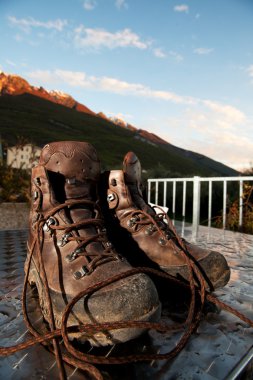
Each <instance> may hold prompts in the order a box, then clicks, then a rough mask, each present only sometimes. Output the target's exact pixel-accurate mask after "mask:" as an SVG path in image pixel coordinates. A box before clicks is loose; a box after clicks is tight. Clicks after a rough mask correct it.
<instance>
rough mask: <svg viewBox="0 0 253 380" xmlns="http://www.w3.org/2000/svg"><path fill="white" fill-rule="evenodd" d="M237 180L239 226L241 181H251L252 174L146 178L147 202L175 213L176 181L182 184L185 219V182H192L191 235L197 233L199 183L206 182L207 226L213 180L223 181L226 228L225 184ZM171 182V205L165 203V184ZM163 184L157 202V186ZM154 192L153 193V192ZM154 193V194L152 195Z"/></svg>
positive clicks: (209, 222)
mask: <svg viewBox="0 0 253 380" xmlns="http://www.w3.org/2000/svg"><path fill="white" fill-rule="evenodd" d="M230 181H231V182H235V181H237V182H238V185H239V227H241V226H242V225H243V207H242V206H243V183H244V182H246V181H247V182H253V176H244V177H192V178H155V179H148V202H149V203H151V202H152V203H155V204H160V205H161V206H163V207H168V208H169V209H170V210H171V212H172V214H173V216H175V213H176V186H177V183H182V184H183V193H182V218H183V221H184V219H185V216H186V215H185V211H186V200H187V183H188V182H191V183H192V184H193V193H192V194H193V197H192V231H193V235H195V236H196V235H197V232H198V226H199V219H200V196H201V183H202V182H207V183H208V226H209V227H210V226H211V220H212V201H213V196H212V188H213V183H214V182H222V183H223V211H222V224H223V228H224V229H225V228H226V207H227V195H228V194H227V184H228V182H230ZM168 183H172V207H171V208H170V205H168V204H167V186H168ZM152 184H155V190H154V191H153V189H152V186H151V185H152ZM161 185H163V201H162V204H161V202H159V199H158V196H159V190H161V188H159V186H161ZM153 193H154V194H153ZM153 195H154V196H153Z"/></svg>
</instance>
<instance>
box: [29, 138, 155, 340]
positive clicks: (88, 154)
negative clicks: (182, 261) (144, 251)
mask: <svg viewBox="0 0 253 380" xmlns="http://www.w3.org/2000/svg"><path fill="white" fill-rule="evenodd" d="M99 176H100V162H99V160H98V157H97V153H96V151H95V149H94V148H93V147H92V146H91V145H90V144H88V143H85V142H71V141H70V142H55V143H51V144H48V145H46V146H45V147H44V148H43V150H42V153H41V157H40V161H39V164H38V165H37V166H36V167H34V168H33V170H32V178H31V182H32V195H33V201H32V205H31V212H30V230H29V238H28V257H27V260H26V264H25V271H26V273H27V272H28V271H29V276H28V281H29V282H30V283H31V284H35V285H36V287H37V290H38V294H39V300H40V305H41V309H42V313H43V315H44V317H45V319H46V320H47V321H49V320H50V315H49V314H50V308H49V303H48V301H47V296H46V286H45V280H43V271H44V270H45V274H46V278H47V283H48V288H49V293H50V297H51V302H52V307H53V314H54V319H55V324H56V327H58V328H60V327H61V319H62V315H63V312H64V309H65V308H66V306H67V304H68V303H69V302H70V301H71V300H72V299H73V298H74V297H75V296H77V295H78V294H79V293H80V292H81V291H84V290H86V289H87V288H88V287H90V286H93V285H95V284H97V283H100V282H101V281H104V280H107V279H109V278H110V277H113V276H115V275H117V274H124V273H125V272H126V271H128V270H129V269H131V268H132V267H131V266H130V265H129V263H128V262H127V261H126V260H125V259H124V258H122V257H121V256H120V255H119V254H118V253H117V252H116V251H115V249H114V248H113V247H112V245H111V243H110V242H109V240H108V238H107V235H106V230H105V227H104V221H103V219H102V218H101V213H100V208H99V206H98V202H97V199H98V198H97V182H98V179H99ZM29 257H30V258H31V262H30V265H29ZM43 267H44V268H43ZM159 318H160V302H159V299H158V295H157V291H156V288H155V286H154V284H153V282H152V281H151V280H150V278H149V277H148V276H146V275H145V274H142V273H141V274H134V275H131V276H128V277H126V278H123V279H119V280H117V281H115V282H113V283H112V284H110V285H107V286H106V287H103V288H102V289H100V290H97V291H95V292H93V293H92V294H91V295H90V294H89V295H88V296H85V297H82V298H81V299H80V300H79V301H78V302H77V303H76V304H75V305H74V307H73V309H72V312H71V314H70V316H69V320H68V326H71V325H78V324H79V323H80V324H82V323H104V322H118V321H128V320H135V321H157V320H158V319H159ZM141 332H143V330H140V329H137V328H131V329H130V328H123V329H117V330H111V331H110V332H106V331H104V330H103V332H98V333H96V334H95V335H93V336H88V337H87V335H85V334H82V333H75V334H72V337H77V338H78V339H80V340H89V341H90V342H91V344H92V345H107V344H114V343H118V342H125V341H128V340H129V339H132V338H135V337H137V336H138V335H140V334H141Z"/></svg>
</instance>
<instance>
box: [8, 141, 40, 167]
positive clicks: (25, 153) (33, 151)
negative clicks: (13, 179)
mask: <svg viewBox="0 0 253 380" xmlns="http://www.w3.org/2000/svg"><path fill="white" fill-rule="evenodd" d="M40 152H41V148H39V147H37V146H34V145H32V144H26V145H23V146H13V147H11V148H8V149H7V165H9V166H11V167H12V168H17V169H20V168H22V169H31V168H32V167H33V166H34V164H36V163H37V162H38V160H39V156H40Z"/></svg>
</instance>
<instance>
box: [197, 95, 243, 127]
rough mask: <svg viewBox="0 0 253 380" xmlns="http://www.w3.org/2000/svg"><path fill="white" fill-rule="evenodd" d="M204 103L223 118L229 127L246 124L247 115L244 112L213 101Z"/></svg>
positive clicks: (204, 101)
mask: <svg viewBox="0 0 253 380" xmlns="http://www.w3.org/2000/svg"><path fill="white" fill-rule="evenodd" d="M202 103H203V104H204V105H205V106H206V107H208V108H209V109H210V110H212V111H214V112H215V113H216V114H220V115H222V116H223V118H224V119H225V121H226V122H227V123H228V125H229V124H230V123H231V125H232V124H240V123H244V122H245V119H246V117H245V115H244V113H243V112H241V111H240V110H238V109H237V108H235V107H232V106H230V105H224V104H220V103H218V102H214V101H211V100H203V101H202Z"/></svg>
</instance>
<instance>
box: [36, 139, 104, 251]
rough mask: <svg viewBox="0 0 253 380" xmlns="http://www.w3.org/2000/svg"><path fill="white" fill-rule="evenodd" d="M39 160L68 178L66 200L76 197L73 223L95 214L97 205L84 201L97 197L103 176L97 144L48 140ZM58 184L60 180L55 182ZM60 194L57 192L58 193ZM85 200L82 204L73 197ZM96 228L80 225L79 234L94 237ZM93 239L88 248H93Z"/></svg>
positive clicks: (65, 187) (66, 181) (72, 209)
mask: <svg viewBox="0 0 253 380" xmlns="http://www.w3.org/2000/svg"><path fill="white" fill-rule="evenodd" d="M40 164H42V165H44V166H45V168H46V169H47V170H49V171H51V172H55V173H60V174H61V175H62V176H64V178H65V184H64V192H65V200H66V201H71V200H73V207H70V208H69V216H70V219H71V223H78V222H80V221H84V220H85V219H90V218H94V208H93V206H92V205H89V204H87V203H86V202H85V201H93V202H95V201H96V199H97V198H96V184H97V182H98V179H99V176H100V161H99V159H98V156H97V152H96V150H95V148H94V147H93V146H92V145H91V144H89V143H86V142H78V141H60V142H54V143H50V144H47V145H46V146H45V147H44V148H43V149H42V153H41V158H40ZM55 187H56V188H57V183H56V186H55ZM56 197H57V194H56ZM76 200H83V201H84V203H83V204H81V205H78V204H77V205H75V204H74V201H76ZM96 233H97V231H96V228H95V227H93V226H91V225H87V226H84V227H81V228H80V229H78V234H79V235H80V236H84V237H91V236H92V235H94V234H96ZM96 244H97V243H91V244H89V245H88V247H87V248H89V251H90V250H93V249H92V248H93V247H92V246H93V245H96Z"/></svg>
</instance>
